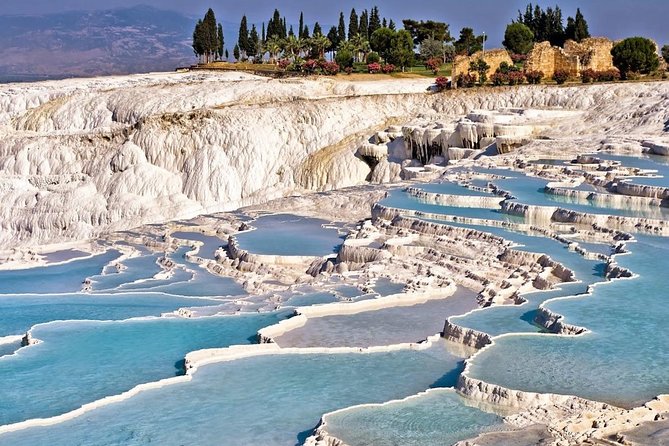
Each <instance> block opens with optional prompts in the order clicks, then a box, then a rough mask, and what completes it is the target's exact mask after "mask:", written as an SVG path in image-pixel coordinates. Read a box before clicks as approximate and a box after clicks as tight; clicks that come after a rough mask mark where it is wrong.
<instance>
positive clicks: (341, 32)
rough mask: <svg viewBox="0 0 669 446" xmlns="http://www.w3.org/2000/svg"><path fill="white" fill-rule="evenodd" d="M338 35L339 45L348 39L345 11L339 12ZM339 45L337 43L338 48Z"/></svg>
mask: <svg viewBox="0 0 669 446" xmlns="http://www.w3.org/2000/svg"><path fill="white" fill-rule="evenodd" d="M337 37H338V38H337V41H338V42H339V45H341V43H342V42H345V41H346V24H345V23H344V13H343V12H340V13H339V26H338V27H337ZM339 45H337V48H339Z"/></svg>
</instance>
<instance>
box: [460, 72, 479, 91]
mask: <svg viewBox="0 0 669 446" xmlns="http://www.w3.org/2000/svg"><path fill="white" fill-rule="evenodd" d="M455 83H456V84H457V86H458V88H471V87H473V86H474V85H475V84H476V76H474V75H473V74H470V73H467V74H460V75H458V77H456V78H455Z"/></svg>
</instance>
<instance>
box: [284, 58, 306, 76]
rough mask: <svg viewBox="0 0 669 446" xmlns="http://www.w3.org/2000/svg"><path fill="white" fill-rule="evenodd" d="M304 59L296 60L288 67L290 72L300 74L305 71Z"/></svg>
mask: <svg viewBox="0 0 669 446" xmlns="http://www.w3.org/2000/svg"><path fill="white" fill-rule="evenodd" d="M304 64H305V62H304V59H300V58H299V57H298V58H296V59H295V60H294V61H293V62H292V63H291V64H290V65H288V68H287V70H288V71H299V72H300V73H301V72H303V71H304Z"/></svg>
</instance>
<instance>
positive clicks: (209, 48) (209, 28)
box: [201, 8, 219, 62]
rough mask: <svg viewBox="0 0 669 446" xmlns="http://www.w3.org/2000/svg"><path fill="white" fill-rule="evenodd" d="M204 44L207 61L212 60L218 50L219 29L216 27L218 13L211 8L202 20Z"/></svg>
mask: <svg viewBox="0 0 669 446" xmlns="http://www.w3.org/2000/svg"><path fill="white" fill-rule="evenodd" d="M201 28H202V35H203V37H202V44H203V46H204V48H203V49H204V56H205V62H210V61H211V60H212V59H213V58H214V57H215V55H216V53H217V52H218V46H219V45H218V30H217V27H216V15H215V14H214V11H213V10H212V9H211V8H209V9H208V10H207V13H206V14H205V15H204V20H202V26H201Z"/></svg>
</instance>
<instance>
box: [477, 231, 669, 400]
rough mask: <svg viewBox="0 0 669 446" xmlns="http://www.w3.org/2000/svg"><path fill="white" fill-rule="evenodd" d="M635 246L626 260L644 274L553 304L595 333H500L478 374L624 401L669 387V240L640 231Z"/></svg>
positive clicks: (479, 362) (537, 388) (505, 383)
mask: <svg viewBox="0 0 669 446" xmlns="http://www.w3.org/2000/svg"><path fill="white" fill-rule="evenodd" d="M630 249H631V251H632V253H631V254H630V255H625V256H619V257H618V261H619V263H620V264H621V265H622V266H626V267H628V268H630V269H631V270H632V271H634V272H635V273H637V274H639V275H640V276H641V277H640V278H639V279H637V280H619V281H615V282H612V283H609V284H605V285H601V286H597V287H596V288H595V291H594V294H593V295H592V296H588V297H583V298H578V299H570V300H560V301H557V302H549V303H548V304H547V307H548V308H549V309H551V310H553V311H555V312H558V313H560V314H563V315H564V316H565V321H566V322H568V323H572V324H576V325H579V326H583V327H586V328H588V329H590V330H591V331H592V333H590V334H587V335H585V336H581V337H578V338H571V337H555V336H542V337H528V336H516V337H507V338H503V339H499V340H498V341H497V342H498V345H497V346H495V348H491V349H489V350H486V351H485V352H483V353H482V354H481V355H480V356H479V357H477V358H476V360H475V361H474V365H475V366H474V367H473V368H472V375H473V376H475V377H477V378H480V379H484V380H486V381H489V382H493V383H497V384H501V385H503V386H507V387H511V388H514V389H522V390H530V391H538V392H555V393H568V394H577V395H580V396H584V397H586V398H593V399H596V400H600V401H606V402H610V403H612V404H619V405H624V406H631V405H635V404H638V403H641V402H644V401H646V400H648V399H651V398H653V397H654V396H656V395H658V394H661V393H666V392H667V389H669V375H668V374H667V373H666V370H667V369H669V350H667V349H666V346H667V345H669V332H668V331H667V330H664V329H662V328H661V327H663V326H664V324H665V321H666V320H667V318H668V317H669V305H667V295H666V292H665V291H666V289H667V287H668V286H669V279H668V278H667V275H666V273H665V269H666V268H665V266H664V264H663V262H660V261H658V259H662V258H667V256H669V241H668V240H667V239H666V238H654V237H650V236H639V242H638V243H635V244H632V245H630ZM521 352H522V353H521ZM518 355H522V358H523V361H522V362H518V361H517V359H516V358H518V357H519V356H518Z"/></svg>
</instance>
